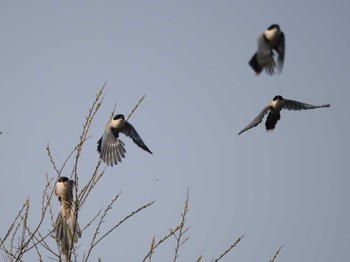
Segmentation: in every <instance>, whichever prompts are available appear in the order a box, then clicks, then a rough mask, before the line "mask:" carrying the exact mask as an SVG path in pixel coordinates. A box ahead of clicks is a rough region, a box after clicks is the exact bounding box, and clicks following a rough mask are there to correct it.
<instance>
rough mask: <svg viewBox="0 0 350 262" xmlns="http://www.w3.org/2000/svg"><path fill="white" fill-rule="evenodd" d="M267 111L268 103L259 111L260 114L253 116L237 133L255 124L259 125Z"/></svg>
mask: <svg viewBox="0 0 350 262" xmlns="http://www.w3.org/2000/svg"><path fill="white" fill-rule="evenodd" d="M268 111H269V105H267V106H265V107H264V109H263V110H262V111H261V112H260V114H259V115H257V117H255V118H254V120H253V121H252V122H250V123H249V124H248V125H247V126H246V127H245V128H243V129H242V130H241V131H240V132H239V133H238V135H240V134H242V133H243V132H245V131H247V130H249V129H251V128H253V127H255V126H257V125H259V124H260V123H261V121H262V120H263V118H264V116H265V115H266V114H267V112H268Z"/></svg>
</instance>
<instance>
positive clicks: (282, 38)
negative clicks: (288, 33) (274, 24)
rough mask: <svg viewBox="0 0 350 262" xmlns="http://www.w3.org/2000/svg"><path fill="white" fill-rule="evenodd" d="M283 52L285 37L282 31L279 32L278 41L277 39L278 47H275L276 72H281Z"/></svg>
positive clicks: (284, 49) (284, 50)
mask: <svg viewBox="0 0 350 262" xmlns="http://www.w3.org/2000/svg"><path fill="white" fill-rule="evenodd" d="M285 52H286V39H285V36H284V33H283V32H281V35H280V41H279V43H278V47H277V53H278V58H277V70H278V73H281V72H282V68H283V63H284V54H285Z"/></svg>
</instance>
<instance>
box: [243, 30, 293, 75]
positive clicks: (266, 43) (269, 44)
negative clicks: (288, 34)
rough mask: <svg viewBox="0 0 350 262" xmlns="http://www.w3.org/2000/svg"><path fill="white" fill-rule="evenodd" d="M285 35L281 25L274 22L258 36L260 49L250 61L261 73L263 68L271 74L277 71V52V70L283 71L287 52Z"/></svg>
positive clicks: (257, 71) (256, 71) (257, 72)
mask: <svg viewBox="0 0 350 262" xmlns="http://www.w3.org/2000/svg"><path fill="white" fill-rule="evenodd" d="M285 45H286V44H285V36H284V33H283V32H282V31H281V29H280V27H279V25H277V24H273V25H271V26H270V27H269V28H267V30H266V31H265V32H263V33H262V34H261V35H260V36H259V37H258V50H257V52H256V53H255V54H254V55H253V57H252V58H251V59H250V61H249V65H250V66H251V67H252V68H253V70H254V71H255V73H256V74H257V75H259V74H260V73H261V71H262V70H263V69H265V71H266V73H267V74H269V75H273V74H274V73H275V67H276V61H275V59H274V56H275V54H274V51H275V52H276V53H277V55H278V56H277V70H278V72H279V73H281V71H282V68H283V62H284V54H285Z"/></svg>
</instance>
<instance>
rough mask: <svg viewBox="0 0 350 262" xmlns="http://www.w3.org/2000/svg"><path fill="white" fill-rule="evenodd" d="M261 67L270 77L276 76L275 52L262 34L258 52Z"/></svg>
mask: <svg viewBox="0 0 350 262" xmlns="http://www.w3.org/2000/svg"><path fill="white" fill-rule="evenodd" d="M256 58H257V60H258V62H259V65H260V66H261V67H263V68H265V70H266V72H267V73H268V74H269V75H272V74H274V72H275V69H274V68H275V66H276V63H275V60H274V59H273V52H272V50H271V48H270V46H269V44H268V42H267V39H266V37H265V35H264V34H261V35H260V36H259V37H258V51H257V56H256Z"/></svg>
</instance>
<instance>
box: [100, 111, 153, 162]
mask: <svg viewBox="0 0 350 262" xmlns="http://www.w3.org/2000/svg"><path fill="white" fill-rule="evenodd" d="M119 133H123V134H124V135H126V136H128V137H130V138H131V139H132V140H133V141H134V143H135V144H136V145H138V146H139V147H141V148H142V149H143V150H145V151H147V152H148V153H150V154H153V153H152V152H151V150H149V149H148V147H147V146H146V144H145V143H144V142H143V141H142V139H141V137H140V136H139V134H138V133H137V132H136V130H135V128H134V127H133V126H132V125H131V124H130V123H129V122H128V121H126V120H125V119H124V115H122V114H118V115H115V116H114V117H113V118H112V119H111V120H110V121H108V123H107V126H106V128H105V133H104V135H103V136H102V137H101V138H100V140H98V142H97V144H98V145H97V151H98V152H99V153H100V158H101V159H102V160H103V162H105V163H106V164H107V166H113V164H115V165H117V164H118V162H121V161H122V158H124V157H125V152H126V150H125V147H124V146H125V144H124V143H123V141H121V140H120V139H119Z"/></svg>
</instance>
